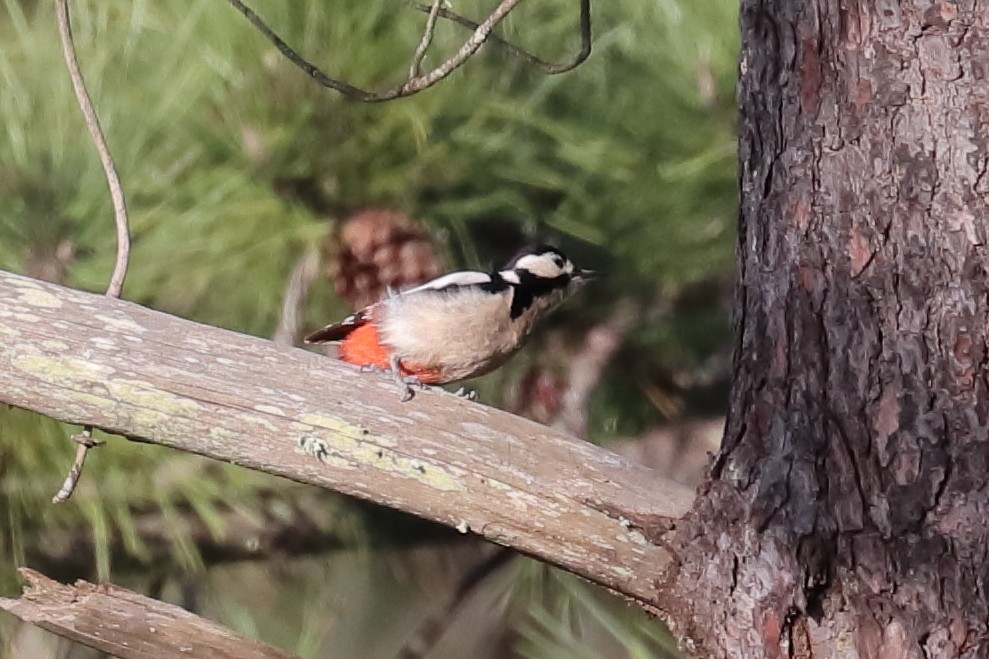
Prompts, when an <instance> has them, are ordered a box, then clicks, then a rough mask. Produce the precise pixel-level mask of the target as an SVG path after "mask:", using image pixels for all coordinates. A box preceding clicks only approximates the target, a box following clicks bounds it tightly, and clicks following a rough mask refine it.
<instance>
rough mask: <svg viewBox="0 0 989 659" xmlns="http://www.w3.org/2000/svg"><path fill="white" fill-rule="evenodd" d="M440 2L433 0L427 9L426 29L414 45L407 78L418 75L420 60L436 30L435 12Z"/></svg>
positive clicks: (437, 10)
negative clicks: (417, 43)
mask: <svg viewBox="0 0 989 659" xmlns="http://www.w3.org/2000/svg"><path fill="white" fill-rule="evenodd" d="M441 2H443V0H433V5H432V6H431V7H429V9H428V12H427V13H428V14H429V17H428V18H427V19H426V29H425V31H423V33H422V40H421V41H420V42H419V45H418V46H417V47H416V52H415V53H413V55H412V65H411V66H409V80H412V79H413V78H415V77H417V76H418V75H419V68H420V67H421V66H422V60H423V58H424V57H425V56H426V51H427V50H429V45H430V44H431V43H433V32H434V30H436V14H437V13H438V12H439V10H440V3H441Z"/></svg>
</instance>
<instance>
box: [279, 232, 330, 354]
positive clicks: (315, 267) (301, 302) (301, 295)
mask: <svg viewBox="0 0 989 659" xmlns="http://www.w3.org/2000/svg"><path fill="white" fill-rule="evenodd" d="M319 262H320V250H319V248H318V247H310V248H309V249H307V250H306V252H305V253H304V254H303V255H302V256H301V257H299V260H298V261H296V262H295V267H293V268H292V274H291V275H289V278H288V284H286V285H285V295H284V296H283V297H282V313H281V315H279V317H278V326H277V327H276V328H275V333H274V334H272V335H271V340H272V341H274V342H275V343H279V344H281V345H283V346H293V345H296V344H297V343H298V341H299V335H300V333H301V332H300V331H299V328H300V327H301V326H302V311H303V309H304V308H305V306H306V299H307V298H308V297H309V289H310V288H311V287H312V284H313V282H314V281H315V280H316V277H318V276H319Z"/></svg>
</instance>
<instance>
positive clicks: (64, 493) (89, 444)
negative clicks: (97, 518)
mask: <svg viewBox="0 0 989 659" xmlns="http://www.w3.org/2000/svg"><path fill="white" fill-rule="evenodd" d="M72 441H74V442H75V443H76V444H77V446H76V457H75V460H73V461H72V468H71V469H70V470H69V475H68V476H66V477H65V481H64V482H63V483H62V487H61V489H59V491H58V492H57V493H56V494H55V496H53V497H52V503H65V502H66V501H68V500H69V497H71V496H72V493H73V492H75V489H76V485H77V484H78V483H79V477H80V476H82V466H83V464H84V463H85V462H86V453H87V452H88V451H89V449H91V448H93V447H94V446H99V445H100V444H101V443H102V442H100V441H98V440H95V439H93V427H92V426H86V427H85V428H83V429H82V432H80V433H76V434H75V435H72Z"/></svg>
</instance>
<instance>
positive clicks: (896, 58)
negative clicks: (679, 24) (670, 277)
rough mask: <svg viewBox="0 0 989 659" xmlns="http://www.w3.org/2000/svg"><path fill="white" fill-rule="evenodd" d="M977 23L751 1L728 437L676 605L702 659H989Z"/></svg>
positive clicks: (744, 19)
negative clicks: (705, 658) (706, 657)
mask: <svg viewBox="0 0 989 659" xmlns="http://www.w3.org/2000/svg"><path fill="white" fill-rule="evenodd" d="M987 22H989V2H972V1H968V2H929V1H919V0H915V1H910V0H903V1H901V2H895V1H891V0H841V1H840V2H834V1H832V0H799V1H792V0H743V1H742V15H741V28H742V42H743V51H742V58H741V80H740V84H739V96H740V104H741V110H742V116H741V126H740V156H739V157H740V163H741V167H740V180H741V189H742V207H741V218H740V232H741V234H740V239H739V247H738V262H739V263H738V265H739V269H740V285H739V293H738V299H737V305H736V319H735V322H736V326H737V331H738V334H737V336H738V341H739V344H738V346H737V351H736V358H735V364H734V369H735V379H734V388H733V393H732V396H731V416H730V419H729V422H728V427H727V430H726V436H725V439H724V443H723V446H722V450H721V453H720V455H719V457H718V459H717V460H716V462H715V464H714V466H713V468H712V478H711V481H710V482H709V484H708V485H707V487H706V488H705V491H704V492H703V493H702V496H701V497H700V498H699V499H698V501H697V502H696V504H695V507H694V511H693V513H692V514H691V516H690V518H689V521H686V522H684V523H681V530H682V533H683V535H682V536H681V537H680V538H679V541H678V542H679V543H680V544H682V545H683V546H684V547H685V548H689V549H690V551H691V552H692V553H691V554H689V555H688V554H687V553H686V551H685V552H684V561H685V562H684V564H683V565H682V566H681V569H680V570H679V572H678V573H677V575H676V576H675V583H676V585H677V587H678V593H677V599H676V600H674V601H671V603H669V604H668V606H671V607H679V610H681V611H683V612H685V613H684V615H682V616H681V617H679V618H678V619H677V620H676V621H675V622H677V629H679V630H680V631H681V632H682V633H684V634H685V635H686V636H688V637H690V638H692V639H693V640H692V642H688V644H687V645H688V647H693V648H694V649H696V650H697V651H698V652H699V653H701V654H705V655H711V656H731V657H779V656H797V657H815V658H819V657H820V658H823V657H881V658H890V659H893V658H899V657H906V658H913V657H986V656H989V630H987V620H989V606H987V596H989V557H987V553H989V542H987V540H989V539H987V535H989V533H987V520H989V493H987V492H989V491H987V481H989V437H987V428H989V383H987V370H986V369H987V365H989V349H987V321H989V301H987V290H989V288H987V284H989V277H987V268H989V257H987V252H986V247H985V245H986V241H987V233H989V232H987V217H989V208H987V196H986V193H987V191H989V180H987V177H986V172H987V161H989V153H987V141H989V80H987V76H989V32H987ZM674 610H676V609H675V608H674Z"/></svg>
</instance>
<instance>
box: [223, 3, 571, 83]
mask: <svg viewBox="0 0 989 659" xmlns="http://www.w3.org/2000/svg"><path fill="white" fill-rule="evenodd" d="M521 1H522V0H502V1H501V3H500V4H499V5H498V6H497V7H496V8H495V10H494V11H493V12H491V14H490V15H489V16H488V17H487V18H486V19H484V21H482V22H481V23H478V24H477V25H476V27H474V33H473V34H471V36H470V37H469V38H468V39H467V41H465V42H464V44H463V45H462V46H461V47H460V49H459V50H458V51H457V52H456V53H455V54H454V55H453V56H452V57H449V58H448V59H446V60H445V61H444V62H443V63H442V64H440V65H439V66H437V67H436V68H434V69H433V70H432V71H429V72H428V73H424V74H422V75H417V76H414V77H412V78H410V79H409V80H407V81H406V82H404V83H402V84H401V85H398V86H396V87H392V88H391V89H386V90H384V91H381V92H372V91H368V90H366V89H361V88H360V87H355V86H354V85H351V84H350V83H347V82H344V81H342V80H338V79H336V78H332V77H330V76H329V75H327V74H326V73H324V72H323V71H322V70H321V69H320V68H319V67H317V66H316V65H315V64H313V63H312V62H310V61H308V60H306V59H305V58H304V57H302V56H301V55H299V54H298V53H297V52H295V50H293V49H292V47H291V46H289V45H288V44H287V43H285V41H284V40H283V39H282V38H281V37H279V36H278V35H277V34H275V32H274V30H272V29H271V28H270V27H268V26H267V25H266V24H265V22H264V21H263V20H262V19H261V17H260V16H258V15H257V13H255V12H254V10H252V9H251V8H250V7H248V6H247V5H245V4H244V3H243V2H241V0H227V2H229V3H230V4H231V5H232V6H233V7H234V9H236V10H237V11H238V12H240V13H241V14H243V15H244V17H245V18H247V20H248V21H250V22H251V25H253V26H254V27H255V28H257V30H258V31H259V32H261V34H263V35H264V36H265V37H266V38H267V39H268V41H270V42H271V43H272V44H273V45H274V46H275V48H277V49H278V52H280V53H281V54H282V55H284V56H285V57H286V58H288V60H289V61H290V62H292V63H293V64H295V65H296V66H297V67H299V68H300V69H302V70H303V71H305V72H306V73H307V74H309V76H310V77H311V78H312V79H313V80H315V81H316V82H317V83H319V84H320V85H322V86H324V87H328V88H330V89H334V90H336V91H338V92H340V93H341V94H343V95H345V96H348V97H350V98H353V99H357V100H359V101H364V102H367V103H375V102H381V101H391V100H393V99H396V98H404V97H406V96H412V95H413V94H418V93H419V92H421V91H422V90H424V89H428V88H429V87H432V86H433V85H435V84H436V83H437V82H439V81H440V80H442V79H443V78H445V77H447V76H448V75H450V74H451V73H453V71H455V70H456V69H457V68H459V67H460V66H461V65H462V64H463V63H464V62H466V61H467V60H468V59H470V58H471V57H472V56H473V55H474V53H476V52H477V51H478V50H479V49H480V48H481V46H483V45H484V42H485V41H487V40H488V38H489V37H490V36H491V32H492V31H493V30H494V29H495V27H497V25H498V23H500V22H501V21H502V19H504V18H505V16H507V15H508V13H509V12H511V11H512V10H513V9H514V8H515V6H516V5H517V4H519V3H520V2H521ZM583 1H587V0H583Z"/></svg>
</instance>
